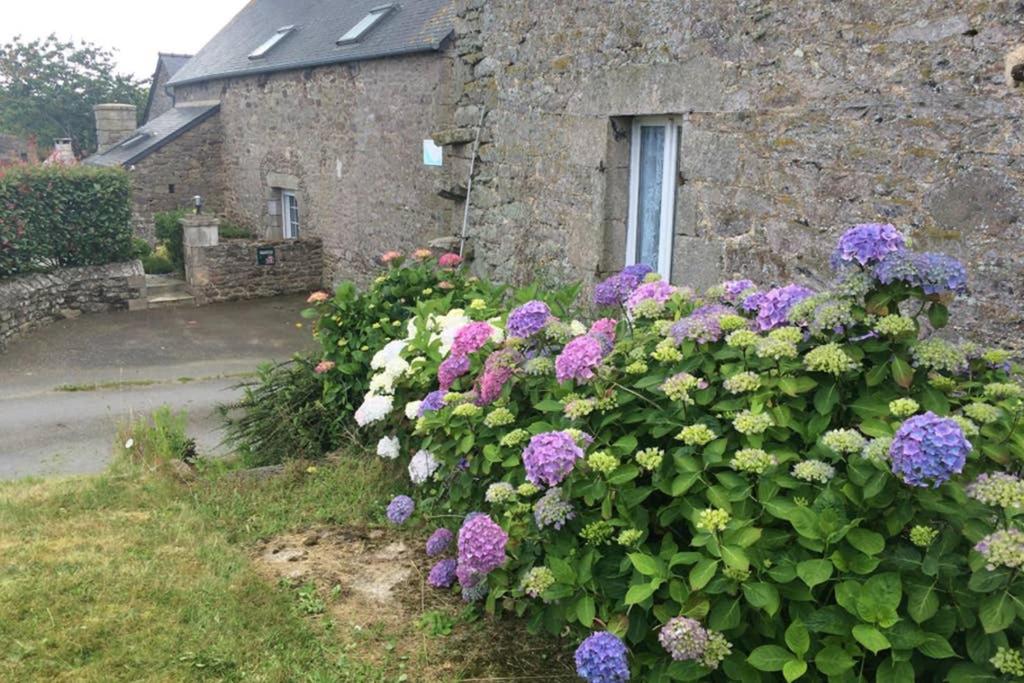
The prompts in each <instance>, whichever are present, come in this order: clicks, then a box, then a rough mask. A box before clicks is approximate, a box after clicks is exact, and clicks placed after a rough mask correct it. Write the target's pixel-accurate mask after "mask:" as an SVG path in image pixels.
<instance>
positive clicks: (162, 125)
mask: <svg viewBox="0 0 1024 683" xmlns="http://www.w3.org/2000/svg"><path fill="white" fill-rule="evenodd" d="M218 111H220V104H219V103H217V102H205V103H184V104H179V105H177V106H176V107H174V108H173V109H171V110H170V111H167V112H166V113H164V114H161V115H160V116H158V117H156V118H155V119H153V120H152V121H150V122H149V123H147V124H146V125H144V126H142V127H141V128H139V129H138V130H136V131H135V132H134V133H133V134H132V136H131V137H129V138H128V139H127V140H124V141H123V142H121V143H120V144H118V145H116V146H114V147H112V148H111V149H109V150H107V151H106V152H104V153H103V154H93V155H92V156H91V157H89V158H88V159H86V160H85V163H87V164H89V165H91V166H131V165H132V164H134V163H135V162H137V161H140V160H141V159H143V158H144V157H147V156H149V155H150V154H152V153H153V152H155V151H157V150H158V149H160V148H161V147H163V146H164V145H166V144H167V143H169V142H171V141H172V140H174V139H175V138H177V137H178V136H180V135H181V134H182V133H185V132H186V131H188V130H191V129H192V128H195V127H196V126H198V125H199V124H200V123H202V122H203V121H205V120H206V119H208V118H210V117H211V116H213V115H214V114H216V113H217V112H218ZM139 135H145V138H144V139H142V140H140V141H138V142H135V143H134V144H130V145H126V144H125V143H128V142H131V141H132V140H134V139H135V138H136V137H137V136H139Z"/></svg>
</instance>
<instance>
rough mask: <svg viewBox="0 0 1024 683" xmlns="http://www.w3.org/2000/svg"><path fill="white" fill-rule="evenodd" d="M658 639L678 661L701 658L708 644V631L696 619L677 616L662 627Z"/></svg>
mask: <svg viewBox="0 0 1024 683" xmlns="http://www.w3.org/2000/svg"><path fill="white" fill-rule="evenodd" d="M658 641H659V642H660V643H661V646H662V647H663V648H665V650H666V651H667V652H668V653H669V654H670V655H672V659H674V660H676V661H688V660H694V659H700V657H701V655H703V654H704V648H706V647H707V644H708V632H707V631H706V630H705V629H704V627H703V626H701V625H700V622H699V621H697V620H696V619H690V618H689V617H675V618H674V619H669V620H668V622H666V623H665V625H664V626H662V627H661V630H660V631H659V632H658Z"/></svg>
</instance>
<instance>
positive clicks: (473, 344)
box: [450, 322, 494, 356]
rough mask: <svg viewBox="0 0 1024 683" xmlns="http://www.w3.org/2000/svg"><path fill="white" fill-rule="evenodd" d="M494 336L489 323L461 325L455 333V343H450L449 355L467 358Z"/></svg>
mask: <svg viewBox="0 0 1024 683" xmlns="http://www.w3.org/2000/svg"><path fill="white" fill-rule="evenodd" d="M493 334H494V328H493V327H491V324H490V323H485V322H475V323H469V324H468V325H463V326H462V327H460V328H459V331H458V332H456V333H455V341H453V342H452V348H451V352H450V353H451V354H452V355H453V356H468V355H469V354H471V353H474V352H476V351H479V350H480V349H481V348H482V347H483V345H484V344H486V343H487V342H488V341H489V340H490V339H491V336H492V335H493Z"/></svg>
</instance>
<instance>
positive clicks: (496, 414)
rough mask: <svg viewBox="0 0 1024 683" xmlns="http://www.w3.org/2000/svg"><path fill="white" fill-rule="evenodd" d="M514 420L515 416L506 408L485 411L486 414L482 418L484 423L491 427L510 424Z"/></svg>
mask: <svg viewBox="0 0 1024 683" xmlns="http://www.w3.org/2000/svg"><path fill="white" fill-rule="evenodd" d="M515 420H516V416H515V415H513V414H512V411H511V410H509V409H508V408H495V409H494V410H492V411H491V412H489V413H487V416H486V417H485V418H484V424H485V425H487V426H488V427H491V428H494V427H504V426H505V425H509V424H512V423H513V422H515Z"/></svg>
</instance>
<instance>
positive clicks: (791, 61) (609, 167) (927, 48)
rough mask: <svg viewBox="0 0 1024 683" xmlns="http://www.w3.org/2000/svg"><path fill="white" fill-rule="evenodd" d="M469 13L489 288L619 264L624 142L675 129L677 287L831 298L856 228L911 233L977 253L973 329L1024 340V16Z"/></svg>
mask: <svg viewBox="0 0 1024 683" xmlns="http://www.w3.org/2000/svg"><path fill="white" fill-rule="evenodd" d="M459 14H460V18H459V21H458V24H457V39H456V43H455V48H454V49H455V52H456V54H457V55H458V59H459V62H458V64H456V66H455V73H456V74H459V75H460V80H461V86H460V89H461V93H460V101H459V107H458V109H457V111H456V112H455V114H454V118H455V120H456V122H458V124H459V125H460V126H462V129H461V131H456V133H455V134H454V135H453V136H451V137H452V141H454V142H468V140H469V139H471V135H470V129H471V126H472V125H475V120H476V119H477V117H478V116H479V111H480V107H485V108H486V109H487V111H488V114H487V118H486V122H485V128H484V131H483V141H484V144H483V145H482V146H481V148H480V154H479V162H478V166H477V173H476V177H475V183H476V184H475V186H474V195H473V198H472V200H471V204H472V211H471V214H470V215H471V229H470V236H471V239H472V242H473V243H474V244H475V246H476V255H477V261H478V264H479V266H478V267H479V268H480V269H481V270H482V271H483V272H484V273H485V274H488V275H491V276H494V277H497V278H499V279H502V280H506V281H511V282H522V281H524V280H528V279H531V278H533V277H535V276H538V275H540V276H541V277H550V278H552V279H564V278H582V279H584V280H587V281H591V280H592V279H593V278H594V277H597V276H600V275H601V274H603V273H606V272H608V271H610V270H615V269H618V268H619V267H621V265H622V263H623V258H624V241H625V227H624V226H625V222H626V213H627V211H626V206H627V205H628V201H627V199H626V197H627V187H628V185H627V183H628V178H629V169H628V157H625V156H624V154H623V142H622V135H623V133H624V131H623V128H622V127H623V125H626V126H628V124H629V122H630V120H631V117H634V116H638V115H672V116H674V117H675V118H676V120H677V121H678V125H679V127H680V131H681V134H680V145H679V168H678V171H679V181H678V187H677V207H676V225H675V239H674V243H675V249H674V260H673V280H675V281H677V282H680V283H691V284H697V285H704V284H708V283H710V282H712V281H714V280H717V279H719V278H721V277H725V276H732V275H735V274H740V273H742V274H744V275H746V276H748V277H752V278H754V279H756V280H758V281H760V282H761V283H762V284H766V285H767V284H772V283H781V282H785V281H788V280H790V279H795V280H798V281H802V282H805V283H811V284H820V283H822V282H823V281H824V280H825V279H826V278H827V277H828V275H827V272H825V268H826V266H824V264H825V263H826V262H827V254H828V252H829V250H830V249H831V248H832V245H833V244H834V241H835V238H836V236H837V235H838V234H839V233H840V232H841V231H842V230H843V229H844V228H846V227H848V226H849V225H851V224H854V223H858V222H869V221H870V222H874V221H886V222H893V223H895V224H896V225H897V226H898V227H900V228H901V229H903V230H904V231H905V232H907V233H908V234H910V235H911V236H912V237H913V239H914V241H915V243H916V247H917V248H920V249H927V250H934V251H944V252H948V253H951V254H953V255H955V256H957V257H959V258H961V259H962V260H964V262H965V264H966V265H967V267H968V268H969V270H970V272H971V274H972V283H971V289H972V293H971V296H970V297H969V298H968V300H967V302H966V304H960V308H959V310H960V311H966V316H964V317H960V318H958V320H959V321H962V323H963V327H964V329H972V332H973V335H974V336H978V335H979V334H982V333H986V334H987V335H988V340H989V341H996V340H1002V341H1011V342H1014V343H1016V344H1017V345H1020V339H1021V337H1022V335H1021V332H1024V306H1022V305H1021V303H1020V297H1021V294H1022V292H1024V234H1022V227H1021V218H1022V217H1024V195H1022V193H1021V191H1020V188H1021V186H1022V185H1024V163H1022V161H1024V160H1022V154H1024V132H1022V129H1021V126H1020V116H1021V108H1022V104H1024V99H1022V97H1024V90H1021V89H1018V88H1015V87H1014V84H1013V82H1012V80H1011V79H1009V77H1008V75H1007V73H1008V71H1009V69H1008V68H1007V64H1006V57H1007V55H1008V54H1009V53H1010V52H1011V51H1012V50H1014V49H1015V48H1017V47H1018V45H1019V43H1020V42H1021V41H1022V29H1024V5H1022V4H1021V3H1017V2H1009V1H998V2H997V1H988V0H975V1H974V2H950V1H948V0H914V1H913V2H911V1H910V0H898V1H895V2H886V3H863V2H811V1H809V0H808V1H800V2H779V1H773V0H763V1H757V2H736V3H732V2H729V3H726V2H719V1H718V0H687V1H684V2H680V1H679V0H641V1H638V2H607V1H606V0H577V1H575V2H571V3H570V2H550V1H546V0H545V1H542V0H487V1H485V0H461V1H460V10H459ZM626 131H628V127H627V128H626ZM467 149H468V144H462V145H453V146H452V147H451V148H450V149H449V150H446V151H451V152H453V156H455V157H461V158H463V159H468V156H469V154H467V152H466V150H467ZM625 149H626V150H627V151H628V140H627V142H626V147H625ZM977 321H984V326H983V327H979V326H978V323H977Z"/></svg>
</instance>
